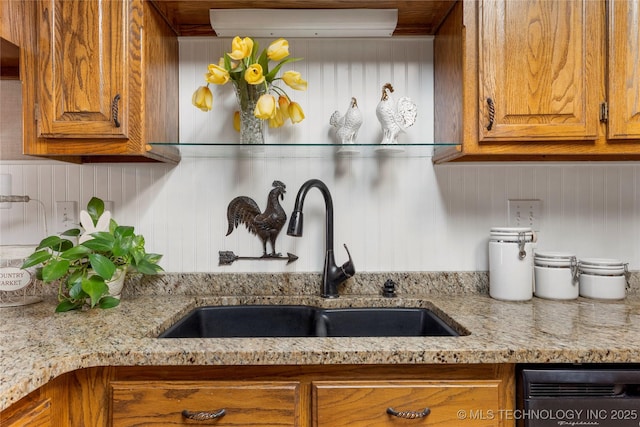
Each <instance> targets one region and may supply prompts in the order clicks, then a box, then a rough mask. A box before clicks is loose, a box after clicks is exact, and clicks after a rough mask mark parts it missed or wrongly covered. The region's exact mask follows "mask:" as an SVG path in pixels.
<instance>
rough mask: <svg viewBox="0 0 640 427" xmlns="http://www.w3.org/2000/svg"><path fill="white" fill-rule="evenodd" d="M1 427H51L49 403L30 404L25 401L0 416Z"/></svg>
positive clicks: (48, 401) (44, 401) (47, 400)
mask: <svg viewBox="0 0 640 427" xmlns="http://www.w3.org/2000/svg"><path fill="white" fill-rule="evenodd" d="M0 425H2V427H25V426H29V427H53V423H52V422H51V401H50V400H49V399H46V400H42V401H38V402H31V401H30V400H27V401H26V402H25V405H24V406H23V405H22V404H21V403H19V404H17V405H16V408H14V407H12V408H10V409H9V410H7V415H5V412H3V413H2V414H0Z"/></svg>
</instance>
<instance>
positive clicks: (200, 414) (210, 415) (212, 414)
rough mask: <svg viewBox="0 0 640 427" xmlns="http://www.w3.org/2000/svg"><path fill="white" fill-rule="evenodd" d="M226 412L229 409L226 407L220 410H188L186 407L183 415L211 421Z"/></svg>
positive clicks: (197, 419) (187, 417) (188, 417)
mask: <svg viewBox="0 0 640 427" xmlns="http://www.w3.org/2000/svg"><path fill="white" fill-rule="evenodd" d="M226 413H227V411H225V410H224V408H223V409H220V410H218V411H187V410H186V409H185V410H184V411H182V416H183V417H184V418H186V419H188V420H194V421H209V420H215V419H217V418H222V417H224V415H225V414H226Z"/></svg>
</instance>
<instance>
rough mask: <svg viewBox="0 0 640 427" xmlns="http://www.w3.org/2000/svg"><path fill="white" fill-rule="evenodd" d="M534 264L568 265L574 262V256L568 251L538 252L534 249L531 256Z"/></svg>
mask: <svg viewBox="0 0 640 427" xmlns="http://www.w3.org/2000/svg"><path fill="white" fill-rule="evenodd" d="M533 262H534V263H535V264H536V265H540V266H546V267H570V266H571V265H572V263H573V265H575V264H576V256H575V255H574V254H572V253H569V252H540V251H536V252H535V254H534V257H533Z"/></svg>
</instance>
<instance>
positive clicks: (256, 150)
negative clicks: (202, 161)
mask: <svg viewBox="0 0 640 427" xmlns="http://www.w3.org/2000/svg"><path fill="white" fill-rule="evenodd" d="M151 145H152V146H153V147H158V148H160V147H176V148H178V149H179V150H180V155H181V156H182V157H184V158H189V157H203V158H207V157H208V158H230V157H231V158H234V157H265V158H270V157H271V158H330V157H353V158H358V157H361V158H366V157H411V158H415V157H432V156H433V148H434V147H455V146H456V145H457V144H454V143H420V144H393V145H382V144H352V145H343V144H324V143H305V144H260V145H240V144H236V143H220V144H204V143H198V144H195V143H152V144H151Z"/></svg>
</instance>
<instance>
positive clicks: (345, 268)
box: [340, 244, 356, 277]
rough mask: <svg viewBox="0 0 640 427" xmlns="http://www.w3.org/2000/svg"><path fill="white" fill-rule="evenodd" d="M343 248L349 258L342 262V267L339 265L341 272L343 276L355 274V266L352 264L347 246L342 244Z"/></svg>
mask: <svg viewBox="0 0 640 427" xmlns="http://www.w3.org/2000/svg"><path fill="white" fill-rule="evenodd" d="M343 246H344V249H345V250H346V251H347V255H348V256H349V260H348V261H347V262H345V263H344V264H342V267H340V268H341V269H342V272H343V273H344V274H345V276H347V277H351V276H353V275H354V274H356V267H355V265H354V264H353V259H352V258H351V253H350V252H349V248H348V247H347V245H346V244H343Z"/></svg>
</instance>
